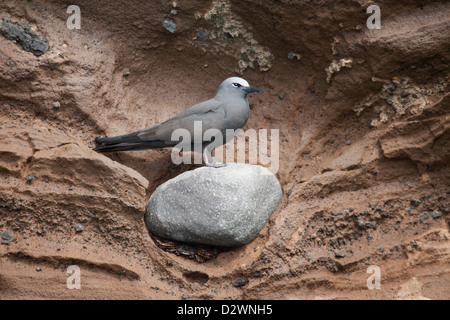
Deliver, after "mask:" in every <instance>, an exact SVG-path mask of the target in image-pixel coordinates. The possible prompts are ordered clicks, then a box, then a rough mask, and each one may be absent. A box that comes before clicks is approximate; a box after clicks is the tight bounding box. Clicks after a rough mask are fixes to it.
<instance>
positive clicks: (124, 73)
mask: <svg viewBox="0 0 450 320" xmlns="http://www.w3.org/2000/svg"><path fill="white" fill-rule="evenodd" d="M123 75H124V76H125V77H126V76H129V75H130V70H129V69H124V70H123Z"/></svg>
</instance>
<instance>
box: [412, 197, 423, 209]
mask: <svg viewBox="0 0 450 320" xmlns="http://www.w3.org/2000/svg"><path fill="white" fill-rule="evenodd" d="M409 201H410V202H411V203H412V204H413V205H415V206H416V207H417V206H418V205H419V204H421V203H422V201H420V200H417V199H414V198H411V199H410V200H409Z"/></svg>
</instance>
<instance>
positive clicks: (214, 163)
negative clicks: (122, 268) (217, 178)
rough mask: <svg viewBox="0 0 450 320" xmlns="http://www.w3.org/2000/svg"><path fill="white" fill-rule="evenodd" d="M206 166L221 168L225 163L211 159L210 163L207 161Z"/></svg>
mask: <svg viewBox="0 0 450 320" xmlns="http://www.w3.org/2000/svg"><path fill="white" fill-rule="evenodd" d="M206 166H207V167H211V168H222V167H226V166H227V164H226V163H223V162H216V161H213V162H212V163H207V164H206Z"/></svg>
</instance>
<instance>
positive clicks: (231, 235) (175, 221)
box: [145, 163, 282, 247]
mask: <svg viewBox="0 0 450 320" xmlns="http://www.w3.org/2000/svg"><path fill="white" fill-rule="evenodd" d="M281 194H282V193H281V186H280V183H279V182H278V180H277V178H276V177H275V176H274V175H273V174H272V173H271V172H270V171H269V170H267V169H266V168H264V167H261V166H255V165H249V164H233V163H229V164H228V165H227V166H226V167H222V168H208V167H202V168H198V169H196V170H193V171H187V172H185V173H182V174H181V175H179V176H177V177H175V178H173V179H171V180H169V181H167V182H165V183H164V184H162V185H161V186H159V187H158V188H157V189H156V190H155V192H154V193H153V194H152V196H151V197H150V200H149V202H148V204H147V206H146V213H145V223H146V225H147V228H148V229H149V231H150V232H152V233H155V234H156V235H158V236H160V237H162V238H165V239H171V240H178V241H183V242H188V243H198V244H205V245H215V246H224V247H235V246H242V245H245V244H247V243H249V242H251V241H252V240H254V239H255V238H256V237H257V236H258V234H259V232H260V231H261V229H262V228H263V227H264V225H265V224H266V222H267V220H268V219H269V217H270V215H271V214H272V213H273V211H275V209H276V207H277V205H278V203H279V202H280V200H281Z"/></svg>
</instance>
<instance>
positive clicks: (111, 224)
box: [0, 0, 450, 300]
mask: <svg viewBox="0 0 450 320" xmlns="http://www.w3.org/2000/svg"><path fill="white" fill-rule="evenodd" d="M380 3H381V1H380ZM76 4H77V5H79V7H80V8H81V17H82V24H81V29H80V30H70V29H68V28H66V22H67V19H68V18H69V17H70V14H67V12H66V10H67V7H68V5H69V4H68V3H67V2H66V1H62V0H33V1H27V0H2V1H0V20H1V19H2V18H7V19H9V20H10V21H13V22H18V21H21V22H25V23H27V24H29V25H30V26H31V28H32V29H33V30H35V31H36V32H37V33H38V34H42V35H45V36H46V38H47V39H48V40H49V42H50V43H51V46H50V47H49V51H47V52H46V53H45V54H43V55H41V56H40V57H38V58H37V57H35V56H34V55H32V54H30V53H28V52H25V51H24V50H22V49H21V48H20V47H19V46H18V45H17V44H16V43H14V42H13V41H10V40H8V39H6V38H5V37H4V36H1V35H0V232H2V233H3V232H5V231H8V230H9V231H11V232H12V234H13V235H14V237H15V238H16V241H14V242H10V243H9V244H8V245H6V244H5V245H0V292H1V298H2V299H5V300H6V299H38V298H39V299H45V298H53V299H120V298H121V299H182V298H188V297H189V299H226V300H235V299H239V300H241V299H352V298H353V299H403V298H410V299H421V298H428V299H450V293H449V285H448V284H449V283H450V271H449V267H448V261H449V260H450V245H449V243H450V240H449V239H450V233H449V210H450V203H449V194H448V192H449V191H448V190H449V188H448V181H450V145H449V143H450V115H449V110H450V90H449V70H450V69H449V64H450V52H449V50H448V48H450V37H449V36H448V30H450V3H449V2H448V1H433V0H430V1H423V0H409V1H397V0H384V1H382V3H381V4H380V9H381V29H379V30H377V29H374V30H369V29H367V28H366V21H367V19H368V18H369V16H370V15H369V14H367V13H366V10H367V7H368V6H369V5H370V4H372V2H371V1H367V0H354V1H351V2H348V1H331V0H329V1H325V0H323V1H310V0H292V1H287V0H280V1H270V2H269V1H261V0H258V1H257V0H247V1H228V0H208V1H190V0H186V1H182V2H181V1H177V7H176V10H177V15H176V16H173V15H171V14H170V12H171V10H172V9H174V7H173V6H172V1H168V2H165V3H162V4H161V3H160V2H155V1H131V0H124V1H121V2H120V5H118V2H117V1H88V0H77V3H76ZM167 17H170V18H171V19H172V20H173V21H174V22H175V23H176V25H177V31H176V32H175V33H170V32H169V31H167V30H166V29H165V28H164V26H163V25H162V23H163V21H164V19H165V18H167ZM339 24H341V26H342V27H340V26H339ZM198 30H204V33H202V34H203V35H204V34H207V35H208V37H207V38H206V37H202V36H197V31H198ZM345 61H348V62H349V61H351V64H350V63H345ZM333 62H334V63H333ZM339 62H342V63H341V64H342V66H341V67H340V68H336V63H337V64H338V65H339ZM126 68H128V69H129V71H130V73H129V75H127V76H124V74H123V73H124V70H125V69H126ZM338 69H339V70H338ZM263 70H266V71H263ZM234 71H236V73H235V72H234ZM327 72H328V73H327ZM232 75H241V76H242V77H244V78H245V79H246V80H248V81H249V83H250V84H251V85H253V86H255V87H258V88H261V89H264V90H265V91H266V93H265V94H263V95H258V96H257V97H256V96H250V97H249V100H250V102H251V103H252V105H251V112H250V118H249V121H248V122H247V125H246V127H244V130H247V129H250V128H252V129H256V131H258V129H268V130H271V129H279V130H280V131H279V137H280V144H279V151H280V152H279V154H280V159H279V171H278V173H277V178H278V180H279V181H280V184H281V188H282V191H283V197H282V200H281V202H280V204H279V205H278V207H277V209H276V211H275V212H274V213H273V214H272V215H271V217H270V218H269V221H268V223H266V225H265V226H264V228H263V229H262V230H261V232H260V235H259V236H258V237H257V238H256V239H255V240H254V241H252V242H251V243H249V244H248V245H246V246H242V247H238V248H234V249H232V250H227V251H225V252H221V253H220V254H218V256H217V257H216V258H214V259H213V260H209V261H208V262H206V263H204V264H198V263H196V262H194V261H191V260H188V259H184V258H183V257H181V256H180V257H178V256H175V255H174V254H171V253H168V252H165V251H163V250H160V249H159V248H158V247H157V246H156V245H155V244H154V243H153V241H152V239H151V238H150V236H149V234H148V230H147V228H146V227H145V222H144V213H145V204H146V203H147V201H148V199H149V197H150V195H151V194H152V193H153V192H154V190H155V189H156V188H157V187H158V186H159V185H161V184H163V183H164V182H166V181H168V180H170V179H172V178H174V177H176V176H178V175H179V174H181V173H183V172H185V171H191V170H193V169H195V166H192V165H180V166H175V165H173V164H172V162H171V157H170V150H151V151H141V152H131V153H117V154H110V155H108V156H107V157H105V156H103V155H99V154H96V153H94V152H92V151H91V150H90V149H91V148H92V147H93V143H92V141H93V139H94V138H95V137H96V136H98V135H104V136H112V135H118V134H124V133H128V132H133V131H135V130H137V129H140V128H144V127H147V126H150V125H152V124H155V123H158V122H161V121H164V120H167V119H169V118H170V117H171V116H174V115H175V114H176V113H178V112H180V111H182V110H184V109H185V108H186V107H188V106H190V105H192V104H194V103H198V102H199V101H204V100H206V99H209V98H211V97H212V96H213V95H214V94H215V92H216V90H217V86H218V84H220V82H221V81H222V80H223V79H225V78H227V77H229V76H232ZM327 78H328V82H327ZM280 91H282V92H283V93H285V96H284V97H283V99H282V100H280V98H279V93H280ZM55 102H59V103H60V106H61V107H60V108H59V109H54V107H53V104H54V103H55ZM348 142H351V143H348ZM239 162H241V161H239ZM30 176H31V177H34V179H32V181H31V182H27V177H30ZM436 211H437V212H440V213H442V215H441V214H440V213H438V214H435V215H433V213H434V212H436ZM424 212H428V213H429V214H430V217H429V218H428V219H427V220H426V223H423V222H422V221H421V220H420V217H421V215H422V214H423V213H424ZM78 224H81V225H82V226H83V232H76V230H75V228H74V227H75V226H76V225H78ZM336 253H338V256H336ZM344 254H345V255H344ZM74 264H76V265H78V266H79V267H80V269H81V276H82V289H81V290H68V289H67V286H66V281H67V277H68V276H69V275H68V274H67V273H66V271H67V268H68V267H69V266H70V265H74ZM371 265H376V266H379V267H380V269H381V289H379V290H369V289H368V288H367V279H368V277H369V276H370V274H368V273H367V269H368V267H369V266H371ZM37 267H39V268H40V270H41V271H40V272H36V269H37ZM239 278H242V279H245V280H246V281H243V282H240V283H239V286H238V287H235V286H233V283H234V281H235V280H236V279H239ZM241 284H242V285H241ZM118 288H120V290H119V289H118ZM156 288H158V289H156Z"/></svg>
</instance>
